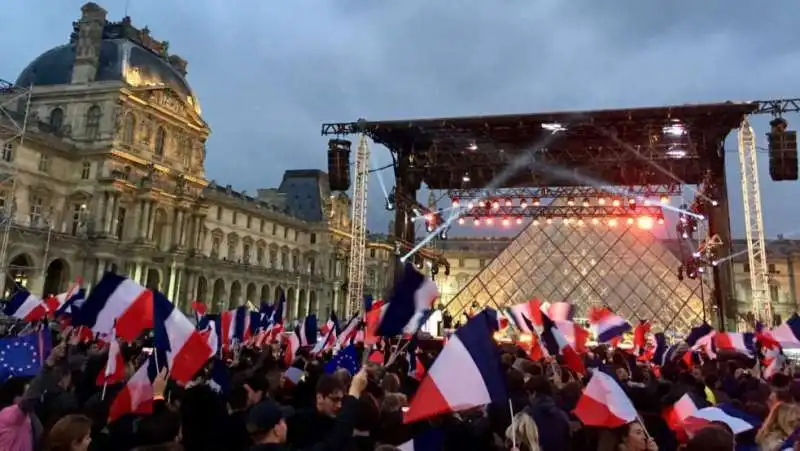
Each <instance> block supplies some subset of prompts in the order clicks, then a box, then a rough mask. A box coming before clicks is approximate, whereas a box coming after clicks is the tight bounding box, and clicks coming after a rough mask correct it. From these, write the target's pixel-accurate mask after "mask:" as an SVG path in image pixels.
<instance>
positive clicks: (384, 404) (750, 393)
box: [0, 333, 800, 451]
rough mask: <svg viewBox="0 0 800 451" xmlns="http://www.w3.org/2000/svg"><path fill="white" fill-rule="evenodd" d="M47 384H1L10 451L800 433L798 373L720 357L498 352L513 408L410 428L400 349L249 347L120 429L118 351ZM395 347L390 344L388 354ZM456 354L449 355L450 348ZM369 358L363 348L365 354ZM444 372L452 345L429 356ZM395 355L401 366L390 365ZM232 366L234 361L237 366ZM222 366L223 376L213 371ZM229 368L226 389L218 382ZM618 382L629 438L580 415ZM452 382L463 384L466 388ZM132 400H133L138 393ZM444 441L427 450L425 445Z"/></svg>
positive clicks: (597, 444) (133, 347)
mask: <svg viewBox="0 0 800 451" xmlns="http://www.w3.org/2000/svg"><path fill="white" fill-rule="evenodd" d="M54 335H55V336H56V341H55V342H56V343H58V344H57V345H56V346H54V347H53V348H52V351H51V352H50V353H49V356H47V358H46V361H45V362H44V365H43V366H42V368H41V370H40V371H39V372H38V373H37V374H36V375H35V376H28V377H20V376H14V377H11V378H9V379H7V380H5V381H4V382H3V383H2V386H0V403H1V404H0V408H2V410H0V450H3V451H32V450H47V451H87V450H98V451H99V450H109V451H111V450H114V451H124V450H137V451H156V450H165V451H166V450H187V451H195V450H196V451H206V450H208V451H212V450H213V451H217V450H219V451H224V450H230V451H246V450H253V451H269V450H314V451H326V450H330V451H350V450H352V451H361V450H364V451H367V450H368V451H372V450H376V451H391V450H411V449H413V450H416V451H420V450H423V451H424V450H429V451H441V450H448V451H449V450H459V451H460V450H487V451H488V450H512V449H515V450H518V451H540V450H541V451H567V450H576V451H577V450H598V451H656V450H660V451H672V450H677V449H683V450H686V451H697V450H702V451H718V450H719V451H722V450H725V451H728V450H734V449H737V450H761V451H782V450H784V449H800V447H798V446H796V445H794V436H793V434H794V433H795V430H796V429H797V428H798V426H800V405H798V404H797V402H796V401H797V400H798V399H800V383H798V382H795V380H794V379H793V378H792V377H791V376H790V375H789V374H788V373H786V372H785V371H784V372H781V373H779V374H776V375H774V376H773V377H772V378H771V379H770V380H769V381H765V380H763V379H761V378H760V377H759V375H758V374H757V373H756V372H754V370H753V368H758V364H757V362H756V361H754V360H751V359H747V358H743V357H742V356H729V357H725V356H717V359H716V360H707V361H705V362H704V363H702V364H699V363H698V364H697V365H691V364H690V363H687V362H686V360H685V359H680V358H676V359H673V360H671V361H669V362H666V363H665V364H664V365H663V366H661V367H654V366H652V365H651V364H649V363H647V362H639V363H631V362H635V360H632V359H631V358H630V355H627V354H626V353H627V351H624V350H620V349H612V348H610V347H606V346H600V347H597V348H593V349H592V350H591V351H590V352H589V353H587V354H585V355H584V356H583V357H584V358H585V359H587V362H588V361H589V359H591V361H592V362H601V367H599V368H598V367H596V369H594V370H590V371H587V374H585V375H581V374H576V373H575V372H573V371H571V370H570V369H569V368H567V367H566V366H561V365H558V364H557V363H556V362H555V361H552V360H547V361H544V360H541V361H535V360H532V359H531V358H530V357H529V353H528V352H526V351H525V350H523V349H521V348H519V347H517V346H515V345H511V344H498V345H497V352H498V354H499V355H500V358H499V361H500V365H501V366H502V368H501V371H502V373H503V374H504V375H505V386H506V390H507V394H508V398H509V400H510V401H509V402H506V403H497V404H490V405H486V406H481V407H475V408H470V409H467V410H461V411H457V412H452V413H448V414H443V415H439V416H436V417H434V418H431V419H429V420H425V421H419V422H413V423H410V424H405V423H404V421H403V417H404V411H405V410H406V406H407V405H408V403H409V400H410V399H411V398H412V397H413V396H414V394H415V392H416V390H417V389H418V387H419V385H420V380H421V379H422V376H421V375H420V374H419V371H409V369H410V368H412V369H413V368H414V365H413V364H414V362H410V361H409V359H410V358H412V359H413V357H409V355H407V354H406V353H403V352H400V353H398V352H394V351H397V349H398V346H400V348H401V349H402V343H397V342H393V341H389V342H386V343H393V344H386V345H385V349H382V350H379V351H377V352H378V354H377V355H378V356H384V360H383V364H381V361H380V359H375V358H374V354H375V352H374V351H373V352H371V354H372V355H370V358H369V359H368V361H367V359H364V363H363V365H361V368H360V369H359V370H358V371H355V374H351V371H352V369H348V368H343V367H342V368H338V369H336V370H335V371H331V370H330V365H327V364H326V362H328V361H329V360H330V359H331V355H330V354H331V352H327V353H325V354H324V355H318V356H312V355H310V353H309V352H308V351H309V350H308V349H306V348H304V349H301V350H300V351H299V352H298V353H297V355H296V357H295V359H294V361H293V362H291V368H292V369H293V371H292V373H293V374H300V377H299V378H298V377H289V376H288V373H289V372H288V368H287V367H286V365H285V363H284V359H283V355H282V351H281V349H280V346H278V345H277V344H276V343H271V344H267V345H264V346H261V347H252V346H251V347H240V348H238V349H236V350H235V352H232V353H230V354H229V355H228V360H227V361H223V360H213V361H211V362H210V363H209V364H208V365H207V366H206V367H205V368H203V370H201V371H200V372H199V373H198V374H197V377H196V378H195V379H194V380H193V381H192V382H190V383H188V384H185V385H184V386H179V385H177V384H175V383H174V382H173V381H172V380H171V379H170V377H169V373H168V371H167V369H162V371H160V372H159V373H158V374H157V375H156V376H155V377H154V379H153V380H152V401H151V404H149V405H148V406H147V407H148V409H147V411H148V413H145V414H140V413H132V414H127V415H123V416H122V417H120V418H117V419H114V421H111V422H109V421H108V418H109V409H110V405H111V403H112V401H113V400H114V399H115V397H116V396H122V395H121V394H120V393H121V392H122V391H123V390H122V388H123V387H124V385H125V383H124V382H123V383H119V384H112V385H108V386H103V387H100V386H98V384H97V376H98V374H100V373H101V372H103V371H104V368H106V366H107V354H108V349H109V347H108V346H103V345H102V343H99V342H80V343H71V342H69V341H70V340H61V341H59V340H58V337H59V336H58V334H55V333H54ZM145 345H146V343H144V342H141V341H137V342H133V343H129V344H123V345H122V348H121V354H122V356H123V360H124V362H125V365H126V368H127V373H128V375H131V374H133V372H134V371H135V369H136V368H137V367H139V366H140V364H141V363H142V362H143V361H144V359H146V358H147V347H146V346H145ZM381 346H382V345H381ZM445 346H446V345H445ZM358 349H359V352H364V351H363V346H362V345H359V346H358ZM417 349H418V350H417V356H416V357H417V358H419V361H420V362H421V364H422V367H423V372H424V368H430V365H431V362H432V361H434V359H435V358H436V354H437V353H438V352H440V351H441V343H440V342H437V341H433V340H431V341H430V342H428V344H427V345H425V346H419V347H418V348H417ZM390 356H391V358H390ZM223 362H224V363H223ZM214 365H221V366H222V367H216V368H213V367H212V366H214ZM220 371H224V373H225V374H226V377H227V378H228V379H227V380H228V383H227V384H225V385H226V386H225V387H221V386H219V385H218V384H215V383H213V382H212V381H213V380H214V379H213V378H212V374H213V373H219V372H220ZM594 371H605V372H607V373H609V374H611V375H613V377H614V378H615V380H616V381H618V383H619V385H620V387H622V389H623V391H624V392H625V394H626V395H627V396H628V397H629V398H630V400H631V401H632V403H633V405H634V406H635V408H636V411H637V420H636V421H633V422H629V423H627V424H624V425H622V426H620V427H616V428H598V427H589V426H585V425H583V424H582V423H581V421H580V419H579V418H578V417H577V416H576V415H575V413H574V411H575V407H576V405H577V403H578V402H579V398H580V397H581V395H582V392H583V390H584V387H585V386H586V382H587V380H589V379H590V378H591V377H592V373H593V372H594ZM449 383H452V384H454V385H458V384H459V383H461V381H459V380H458V379H457V378H455V379H453V380H452V381H450V382H449ZM687 393H689V394H691V396H692V397H693V399H695V400H696V402H698V403H700V404H701V405H717V406H730V407H731V408H732V411H733V410H735V411H738V412H741V413H742V415H741V418H746V420H747V421H748V422H749V423H750V424H753V425H754V427H753V428H752V429H750V430H748V431H746V432H742V433H738V434H736V435H734V432H733V430H732V429H731V427H730V426H729V425H727V424H725V423H724V422H715V421H709V422H706V423H704V424H703V425H702V427H692V428H688V427H687V428H685V429H684V428H675V427H674V426H675V425H674V424H671V422H670V421H669V419H668V418H667V416H666V415H665V414H664V412H665V409H668V408H669V407H670V406H673V405H674V404H675V403H676V402H677V400H679V399H680V398H681V397H682V396H684V395H686V394H687ZM128 396H129V395H128ZM434 436H436V437H439V438H440V440H438V441H437V440H428V441H426V440H423V439H424V438H425V437H434Z"/></svg>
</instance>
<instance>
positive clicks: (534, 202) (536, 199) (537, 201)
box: [531, 197, 541, 207]
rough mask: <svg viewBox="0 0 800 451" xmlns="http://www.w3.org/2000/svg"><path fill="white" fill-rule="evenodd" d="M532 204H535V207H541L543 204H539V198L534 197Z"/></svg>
mask: <svg viewBox="0 0 800 451" xmlns="http://www.w3.org/2000/svg"><path fill="white" fill-rule="evenodd" d="M531 204H533V206H534V207H538V206H539V205H541V203H540V202H539V198H538V197H534V198H533V199H532V200H531Z"/></svg>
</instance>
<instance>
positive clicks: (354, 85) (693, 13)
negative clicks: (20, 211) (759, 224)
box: [0, 0, 800, 234]
mask: <svg viewBox="0 0 800 451" xmlns="http://www.w3.org/2000/svg"><path fill="white" fill-rule="evenodd" d="M5 3H8V4H7V5H4V6H5V7H4V11H3V14H2V15H0V30H2V33H3V36H4V37H5V40H6V45H3V46H0V61H3V64H2V65H0V69H2V74H1V75H0V76H5V77H7V78H14V77H15V76H16V73H18V72H19V71H20V70H21V69H22V68H23V66H24V65H25V64H27V62H28V61H29V60H30V59H32V58H33V57H34V56H35V55H37V54H38V53H40V52H41V51H43V50H45V49H47V48H50V47H52V46H55V45H57V44H60V43H62V42H64V41H65V40H66V39H67V37H68V35H69V33H70V31H71V29H70V24H71V21H72V20H75V19H76V18H77V17H78V14H79V7H80V5H81V3H82V2H80V1H76V0H69V1H67V0H61V1H58V2H52V1H45V0H7V1H6V2H5ZM128 4H129V10H130V14H131V15H132V16H133V21H134V23H135V24H136V25H137V26H143V25H145V24H147V25H149V26H150V28H151V30H152V32H153V35H154V36H155V37H157V38H159V39H166V40H169V41H170V43H171V47H170V48H171V50H173V51H175V52H177V53H178V54H180V55H182V56H183V57H185V58H186V59H188V60H189V80H190V82H191V83H192V86H193V87H194V89H195V90H196V92H197V94H198V95H199V97H200V101H201V104H202V106H203V111H204V115H205V117H206V119H207V120H208V122H209V123H210V125H211V127H212V129H213V131H214V134H213V137H212V139H211V140H210V142H209V152H208V162H207V168H208V176H209V178H213V179H217V180H219V181H225V182H233V183H234V184H235V185H236V186H239V187H241V188H245V189H248V190H250V191H252V190H253V189H255V188H257V187H260V186H274V185H276V184H277V183H279V180H280V175H281V173H282V171H283V170H284V169H285V168H306V167H309V168H310V167H314V168H324V166H325V164H326V158H325V142H326V140H325V139H324V138H322V137H320V136H319V128H320V125H321V123H322V122H325V121H348V120H355V119H357V118H359V117H366V118H369V119H386V118H400V117H416V116H439V115H448V116H452V115H470V114H487V113H502V112H528V111H541V110H561V109H581V108H612V107H617V106H632V105H652V104H663V103H690V102H702V101H711V100H729V99H730V100H739V99H755V98H771V97H790V96H792V95H793V94H795V95H796V94H797V93H798V91H797V84H796V83H795V81H796V79H797V73H798V69H799V68H800V50H798V48H797V43H798V42H800V31H798V30H800V28H798V27H797V26H796V24H795V20H794V19H795V16H796V14H795V12H796V10H797V6H796V1H795V0H781V1H777V0H776V1H773V2H769V3H763V4H762V3H760V2H744V1H740V2H731V1H729V0H727V1H726V0H705V1H702V2H698V1H697V0H675V1H669V2H648V1H641V0H616V1H607V2H598V1H592V0H570V1H564V0H539V1H529V0H528V1H523V0H497V1H491V2H487V1H486V0H459V1H457V2H456V1H450V2H444V1H436V2H433V1H429V0H403V1H393V2H376V1H357V0H327V1H308V0H305V1H292V2H289V1H282V2H256V1H247V2H223V1H221V0H192V1H189V0H173V1H163V0H160V1H157V0H130V1H129V2H128ZM45 5H46V7H45ZM103 6H104V7H106V8H107V9H109V11H110V14H109V17H110V18H112V19H116V18H119V17H121V16H122V15H123V12H124V1H123V0H114V1H109V2H106V3H105V4H104V5H103ZM755 125H756V126H757V132H758V133H759V134H762V133H763V131H764V130H765V127H766V123H765V121H763V120H758V121H756V122H755ZM730 147H731V148H732V149H733V148H735V144H734V143H733V142H732V143H731V145H730ZM373 152H374V153H375V154H376V158H375V163H374V165H376V166H377V165H381V164H385V163H386V162H388V161H389V159H388V156H387V155H386V153H385V150H383V149H379V148H377V147H376V148H374V149H373ZM730 156H731V157H732V158H731V159H730V168H731V169H730V170H731V181H732V183H731V194H732V199H733V201H734V202H736V203H738V202H739V199H741V196H740V194H739V193H738V191H739V187H738V182H737V181H738V175H737V173H738V169H737V163H738V162H737V160H736V158H735V157H736V155H735V153H734V154H731V155H730ZM761 176H762V182H763V186H764V189H763V193H764V197H765V214H766V217H767V224H768V225H767V230H768V232H769V233H770V234H775V233H779V232H789V231H791V230H792V229H793V228H795V227H794V223H795V222H797V221H796V218H794V217H788V216H787V215H785V214H784V215H780V217H776V216H779V215H778V213H779V212H780V211H781V210H780V209H781V207H782V205H783V204H784V203H785V202H786V200H787V199H790V198H791V196H793V195H797V184H775V183H772V182H770V181H769V178H768V173H767V162H766V160H764V161H763V162H762V174H761ZM384 178H385V180H386V182H387V184H389V185H390V186H391V180H392V175H391V173H390V171H387V172H386V173H384ZM380 191H381V189H380V187H379V185H378V184H377V183H376V180H373V183H372V184H371V186H370V194H371V202H370V205H371V207H373V209H374V213H371V214H370V225H371V226H372V227H373V228H380V229H383V228H384V227H385V226H384V224H385V220H386V218H385V216H386V215H385V214H384V213H382V212H381V210H382V208H381V202H380V197H381V195H380ZM733 211H734V214H735V216H734V221H733V222H734V228H735V229H736V230H741V229H742V227H741V224H740V223H741V214H740V212H741V208H740V207H738V208H733Z"/></svg>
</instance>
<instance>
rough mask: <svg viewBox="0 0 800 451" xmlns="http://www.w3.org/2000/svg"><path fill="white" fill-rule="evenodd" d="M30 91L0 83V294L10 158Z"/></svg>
mask: <svg viewBox="0 0 800 451" xmlns="http://www.w3.org/2000/svg"><path fill="white" fill-rule="evenodd" d="M32 92H33V88H32V87H27V88H20V87H18V86H15V85H14V84H12V83H10V82H7V81H5V80H0V152H2V154H0V185H2V186H8V195H7V198H6V199H5V204H4V205H3V206H2V209H1V210H0V215H2V216H0V221H2V227H3V231H2V239H1V240H2V241H0V273H2V274H3V276H2V277H0V294H2V293H5V292H6V281H7V280H8V274H9V270H10V269H11V268H10V267H9V263H10V262H9V261H8V244H9V239H10V236H11V229H12V226H13V225H14V217H15V214H16V197H15V190H16V182H17V180H16V179H17V166H16V164H15V163H14V154H15V152H16V150H17V149H20V148H22V146H23V144H24V142H25V134H26V132H27V129H28V117H29V113H30V106H31V94H32Z"/></svg>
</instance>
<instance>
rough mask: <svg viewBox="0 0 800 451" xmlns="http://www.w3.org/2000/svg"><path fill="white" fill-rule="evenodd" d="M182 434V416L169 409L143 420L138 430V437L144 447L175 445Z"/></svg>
mask: <svg viewBox="0 0 800 451" xmlns="http://www.w3.org/2000/svg"><path fill="white" fill-rule="evenodd" d="M180 433H181V418H180V415H178V413H177V412H173V411H171V410H168V409H165V410H163V411H161V412H159V413H157V414H155V415H149V416H146V417H144V418H142V420H141V421H140V422H139V425H138V428H137V436H138V437H140V439H141V442H140V443H141V444H143V445H159V444H164V443H175V442H177V440H178V438H179V435H180Z"/></svg>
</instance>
